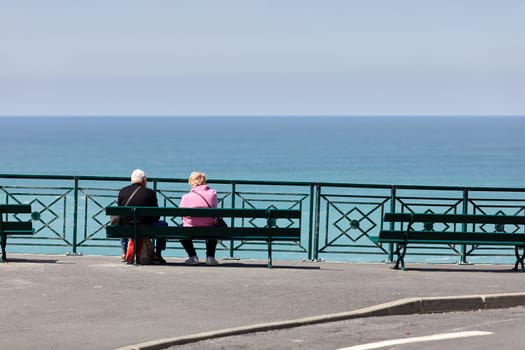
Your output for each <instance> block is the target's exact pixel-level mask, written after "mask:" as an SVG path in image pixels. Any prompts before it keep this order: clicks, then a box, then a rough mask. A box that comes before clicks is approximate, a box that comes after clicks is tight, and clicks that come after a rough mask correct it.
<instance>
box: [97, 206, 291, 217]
mask: <svg viewBox="0 0 525 350" xmlns="http://www.w3.org/2000/svg"><path fill="white" fill-rule="evenodd" d="M133 210H135V211H136V215H137V216H193V217H239V218H267V217H268V216H269V217H270V218H277V219H278V218H290V219H299V218H300V217H301V211H300V210H294V209H241V208H234V209H231V208H230V209H227V208H154V207H107V208H106V214H107V215H120V216H132V215H133Z"/></svg>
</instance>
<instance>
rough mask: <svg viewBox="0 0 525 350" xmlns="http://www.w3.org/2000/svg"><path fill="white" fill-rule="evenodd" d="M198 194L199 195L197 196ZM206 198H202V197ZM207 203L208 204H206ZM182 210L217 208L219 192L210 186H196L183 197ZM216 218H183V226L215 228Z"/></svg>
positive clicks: (180, 205) (181, 201)
mask: <svg viewBox="0 0 525 350" xmlns="http://www.w3.org/2000/svg"><path fill="white" fill-rule="evenodd" d="M197 193H198V194H197ZM199 194H200V196H199ZM201 196H202V197H204V198H205V199H204V198H202V197H201ZM206 202H207V203H206ZM179 207H180V208H208V207H209V208H217V191H215V190H214V189H213V188H210V187H209V186H208V185H201V186H194V187H193V188H192V189H191V191H190V192H188V193H186V194H185V195H183V196H182V198H181V200H180V204H179ZM214 224H215V218H197V217H195V218H193V217H191V216H184V217H182V226H185V227H191V226H213V225H214Z"/></svg>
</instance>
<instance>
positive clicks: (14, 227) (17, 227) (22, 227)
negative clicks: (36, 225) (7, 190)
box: [0, 204, 34, 262]
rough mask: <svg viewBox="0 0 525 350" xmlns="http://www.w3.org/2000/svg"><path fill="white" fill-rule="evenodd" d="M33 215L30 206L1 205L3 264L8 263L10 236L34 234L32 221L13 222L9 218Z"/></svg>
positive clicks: (0, 224)
mask: <svg viewBox="0 0 525 350" xmlns="http://www.w3.org/2000/svg"><path fill="white" fill-rule="evenodd" d="M27 213H31V205H29V204H0V239H1V240H2V242H1V245H2V262H7V255H6V251H5V247H6V244H7V236H8V235H32V234H33V233H34V230H33V223H32V222H31V221H18V220H16V221H13V220H11V221H10V220H9V216H10V215H11V216H12V215H15V214H27Z"/></svg>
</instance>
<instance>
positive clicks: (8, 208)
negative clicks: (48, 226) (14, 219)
mask: <svg viewBox="0 0 525 350" xmlns="http://www.w3.org/2000/svg"><path fill="white" fill-rule="evenodd" d="M2 213H7V214H22V213H31V205H30V204H0V214H2Z"/></svg>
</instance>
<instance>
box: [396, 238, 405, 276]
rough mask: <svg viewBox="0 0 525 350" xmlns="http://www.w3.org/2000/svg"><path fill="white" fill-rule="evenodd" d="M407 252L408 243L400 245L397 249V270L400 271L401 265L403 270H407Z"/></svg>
mask: <svg viewBox="0 0 525 350" xmlns="http://www.w3.org/2000/svg"><path fill="white" fill-rule="evenodd" d="M406 252H407V245H406V243H398V244H397V248H396V255H397V260H396V265H395V266H394V269H395V270H399V265H401V270H403V271H404V270H405V254H406Z"/></svg>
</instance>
